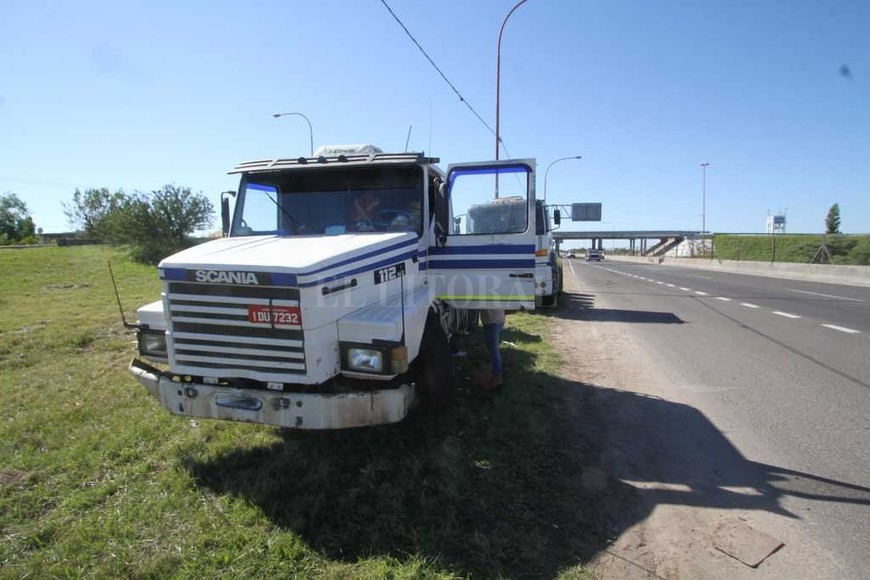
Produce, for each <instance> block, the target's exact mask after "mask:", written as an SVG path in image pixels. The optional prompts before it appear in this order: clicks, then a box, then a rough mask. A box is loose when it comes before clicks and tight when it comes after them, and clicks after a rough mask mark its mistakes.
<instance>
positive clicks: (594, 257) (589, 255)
mask: <svg viewBox="0 0 870 580" xmlns="http://www.w3.org/2000/svg"><path fill="white" fill-rule="evenodd" d="M603 259H604V256H603V255H602V253H601V250H586V261H587V262H600V261H601V260H603Z"/></svg>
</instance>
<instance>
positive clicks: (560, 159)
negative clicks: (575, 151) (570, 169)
mask: <svg viewBox="0 0 870 580" xmlns="http://www.w3.org/2000/svg"><path fill="white" fill-rule="evenodd" d="M568 159H583V156H582V155H573V156H569V157H560V158H559V159H556V160H555V161H553V162H552V163H550V164H549V165H547V170H546V171H545V172H544V201H547V176H548V175H549V174H550V168H551V167H552V166H554V165H555V164H557V163H559V162H560V161H567V160H568Z"/></svg>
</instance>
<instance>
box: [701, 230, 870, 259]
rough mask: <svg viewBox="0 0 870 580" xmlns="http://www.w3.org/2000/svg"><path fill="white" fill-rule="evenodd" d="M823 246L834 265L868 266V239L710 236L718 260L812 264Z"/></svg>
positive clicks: (869, 248) (869, 246)
mask: <svg viewBox="0 0 870 580" xmlns="http://www.w3.org/2000/svg"><path fill="white" fill-rule="evenodd" d="M823 243H824V244H826V245H827V247H828V251H829V252H830V253H831V257H832V259H833V263H834V264H840V265H863V266H867V265H870V236H827V237H824V236H821V235H818V236H809V235H801V236H795V235H791V236H790V235H776V236H730V235H717V236H715V237H714V241H713V244H714V248H715V253H716V257H717V258H718V259H720V260H746V261H762V262H771V261H776V262H796V263H801V264H807V263H810V261H812V259H813V257H814V256H815V255H816V252H818V250H819V247H820V246H821V245H822V244H823Z"/></svg>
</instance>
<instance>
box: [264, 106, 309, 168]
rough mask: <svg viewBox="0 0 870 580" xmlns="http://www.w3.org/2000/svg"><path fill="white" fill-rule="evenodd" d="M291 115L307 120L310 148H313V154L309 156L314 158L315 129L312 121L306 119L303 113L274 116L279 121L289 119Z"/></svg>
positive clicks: (277, 114)
mask: <svg viewBox="0 0 870 580" xmlns="http://www.w3.org/2000/svg"><path fill="white" fill-rule="evenodd" d="M291 115H296V116H297V117H302V118H303V119H305V122H306V123H308V141H309V146H310V148H311V152H310V153H309V156H311V157H314V129H312V128H311V121H310V120H308V117H306V116H305V115H303V114H302V113H275V114H274V115H272V116H273V117H275V118H276V119H278V118H280V117H289V116H291Z"/></svg>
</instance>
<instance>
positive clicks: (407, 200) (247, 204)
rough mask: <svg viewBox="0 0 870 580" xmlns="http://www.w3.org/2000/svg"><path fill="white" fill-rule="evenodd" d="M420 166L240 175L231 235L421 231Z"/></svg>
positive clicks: (321, 169) (314, 234)
mask: <svg viewBox="0 0 870 580" xmlns="http://www.w3.org/2000/svg"><path fill="white" fill-rule="evenodd" d="M422 217H423V170H422V168H421V167H419V166H416V165H415V166H406V167H401V166H399V167H396V166H390V167H384V166H381V167H364V168H348V169H331V168H330V169H323V168H320V169H311V170H293V171H284V172H275V173H256V174H249V175H245V176H243V177H242V188H241V196H240V197H239V201H238V204H237V206H236V211H235V215H234V217H233V230H232V235H233V236H255V235H308V236H317V235H339V234H345V233H366V232H416V233H417V234H418V235H420V234H421V233H422V231H423V219H422Z"/></svg>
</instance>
